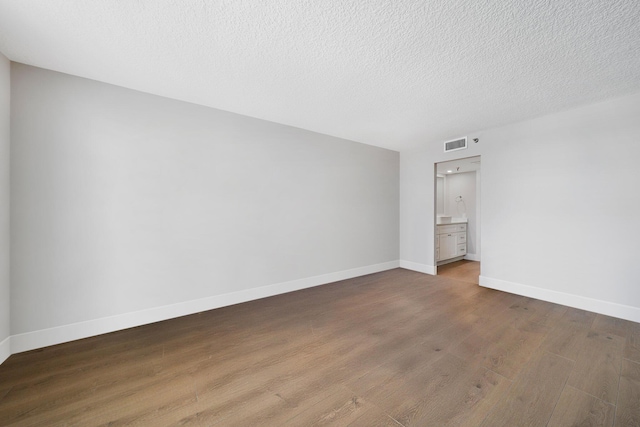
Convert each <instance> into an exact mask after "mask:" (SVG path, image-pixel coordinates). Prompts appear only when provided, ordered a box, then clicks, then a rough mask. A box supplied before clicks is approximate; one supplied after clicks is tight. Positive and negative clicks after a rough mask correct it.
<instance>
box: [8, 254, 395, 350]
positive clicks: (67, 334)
mask: <svg viewBox="0 0 640 427" xmlns="http://www.w3.org/2000/svg"><path fill="white" fill-rule="evenodd" d="M399 266H400V263H399V261H389V262H385V263H381V264H373V265H368V266H365V267H359V268H353V269H350V270H344V271H337V272H334V273H328V274H323V275H320V276H314V277H307V278H304V279H298V280H292V281H289V282H283V283H276V284H273V285H268V286H262V287H259V288H252V289H246V290H242V291H238V292H231V293H228V294H222V295H215V296H212V297H208V298H202V299H198V300H192V301H185V302H181V303H177V304H172V305H166V306H162V307H154V308H150V309H147V310H141V311H137V312H132V313H125V314H121V315H117V316H111V317H104V318H100V319H94V320H88V321H86V322H80V323H73V324H69V325H63V326H58V327H55V328H50V329H42V330H38V331H33V332H27V333H24V334H18V335H13V336H11V337H10V338H11V346H10V347H11V351H10V353H11V354H13V353H20V352H23V351H29V350H33V349H36V348H41V347H47V346H50V345H55V344H61V343H64V342H68V341H74V340H78V339H82V338H87V337H92V336H95V335H101V334H105V333H109V332H114V331H118V330H122V329H127V328H133V327H135V326H140V325H146V324H149V323H154V322H160V321H162V320H168V319H173V318H175V317H180V316H186V315H189V314H194V313H199V312H202V311H207V310H212V309H215V308H220V307H225V306H229V305H233V304H239V303H243V302H247V301H252V300H256V299H260V298H266V297H270V296H274V295H278V294H283V293H287V292H292V291H298V290H301V289H305V288H311V287H314V286H319V285H325V284H327V283H333V282H337V281H340V280H346V279H351V278H354V277H359V276H364V275H366V274H372V273H378V272H380V271H385V270H391V269H393V268H398V267H399ZM5 342H8V339H7V340H5V341H3V342H2V344H3V345H4V343H5ZM7 346H8V344H7ZM7 357H8V356H7Z"/></svg>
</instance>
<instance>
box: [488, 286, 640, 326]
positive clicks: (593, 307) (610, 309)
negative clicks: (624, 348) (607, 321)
mask: <svg viewBox="0 0 640 427" xmlns="http://www.w3.org/2000/svg"><path fill="white" fill-rule="evenodd" d="M480 286H483V287H485V288H491V289H496V290H499V291H504V292H509V293H512V294H517V295H522V296H525V297H530V298H536V299H540V300H543V301H548V302H553V303H556V304H562V305H566V306H569V307H574V308H579V309H582V310H587V311H593V312H595V313H600V314H606V315H607V316H613V317H617V318H620V319H625V320H631V321H632V322H640V308H639V307H632V306H630V305H624V304H618V303H615V302H610V301H603V300H598V299H594V298H588V297H583V296H580V295H574V294H568V293H565V292H558V291H552V290H550V289H543V288H538V287H535V286H529V285H522V284H520V283H514V282H508V281H506V280H500V279H493V278H491V277H486V276H480Z"/></svg>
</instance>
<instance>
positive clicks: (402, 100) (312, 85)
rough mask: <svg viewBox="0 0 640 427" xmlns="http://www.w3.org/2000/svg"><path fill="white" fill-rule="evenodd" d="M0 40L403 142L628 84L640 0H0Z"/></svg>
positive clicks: (80, 70) (364, 138)
mask: <svg viewBox="0 0 640 427" xmlns="http://www.w3.org/2000/svg"><path fill="white" fill-rule="evenodd" d="M0 51H1V52H3V53H4V54H5V55H6V56H7V57H8V58H9V59H11V60H13V61H16V62H22V63H25V64H30V65H34V66H38V67H43V68H48V69H51V70H56V71H61V72H65V73H69V74H74V75H78V76H82V77H87V78H90V79H95V80H99V81H103V82H107V83H112V84H116V85H120V86H124V87H128V88H132V89H137V90H140V91H144V92H149V93H153V94H158V95H162V96H167V97H170V98H176V99H180V100H184V101H189V102H194V103H197V104H202V105H207V106H210V107H215V108H219V109H222V110H228V111H232V112H236V113H240V114H245V115H248V116H253V117H258V118H262V119H266V120H271V121H274V122H279V123H284V124H288V125H292V126H297V127H300V128H304V129H309V130H313V131H317V132H321V133H325V134H329V135H334V136H339V137H342V138H347V139H351V140H355V141H360V142H364V143H367V144H372V145H377V146H382V147H386V148H390V149H394V150H401V149H406V148H412V147H416V146H420V145H421V144H425V143H429V142H434V143H435V141H438V143H440V141H444V140H447V139H451V138H455V137H458V136H463V135H466V134H467V133H469V132H472V131H477V130H481V129H484V128H488V127H493V126H498V125H502V124H506V123H510V122H514V121H518V120H522V119H525V118H529V117H534V116H539V115H542V114H546V113H550V112H555V111H560V110H564V109H568V108H571V107H574V106H578V105H582V104H586V103H590V102H594V101H598V100H604V99H607V98H611V97H615V96H618V95H623V94H627V93H633V92H638V91H640V71H639V70H640V1H638V0H604V1H603V0H511V1H505V0H458V1H452V0H393V1H389V0H386V1H383V0H322V1H316V0H297V1H296V0H288V1H287V0H270V1H264V2H261V1H248V0H237V1H230V0H219V1H213V0H211V1H196V0H135V1H134V0H101V1H87V0H28V1H25V0H0Z"/></svg>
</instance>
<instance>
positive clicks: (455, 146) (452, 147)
mask: <svg viewBox="0 0 640 427" xmlns="http://www.w3.org/2000/svg"><path fill="white" fill-rule="evenodd" d="M465 148H467V137H466V136H465V137H464V138H459V139H454V140H452V141H447V142H445V143H444V152H445V153H446V152H449V151H456V150H464V149H465Z"/></svg>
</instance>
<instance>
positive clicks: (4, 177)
mask: <svg viewBox="0 0 640 427" xmlns="http://www.w3.org/2000/svg"><path fill="white" fill-rule="evenodd" d="M9 76H10V63H9V60H8V59H7V58H6V57H5V56H4V55H2V54H1V53H0V363H2V362H3V361H4V360H5V359H6V358H7V357H9V355H10V352H11V348H10V343H9V335H10V309H11V306H10V288H11V287H10V272H9V249H10V246H9V202H10V196H9V194H10V189H9V170H10V168H9V166H10V162H9V159H10V155H9V146H10V144H9V138H10V133H9V99H10V92H11V85H10V78H9Z"/></svg>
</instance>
